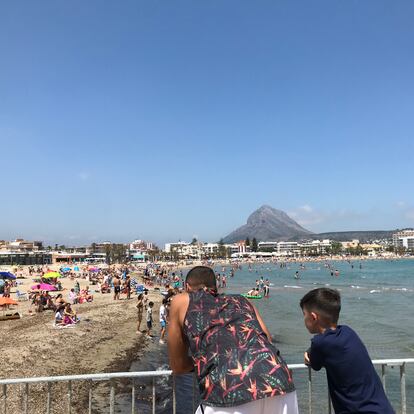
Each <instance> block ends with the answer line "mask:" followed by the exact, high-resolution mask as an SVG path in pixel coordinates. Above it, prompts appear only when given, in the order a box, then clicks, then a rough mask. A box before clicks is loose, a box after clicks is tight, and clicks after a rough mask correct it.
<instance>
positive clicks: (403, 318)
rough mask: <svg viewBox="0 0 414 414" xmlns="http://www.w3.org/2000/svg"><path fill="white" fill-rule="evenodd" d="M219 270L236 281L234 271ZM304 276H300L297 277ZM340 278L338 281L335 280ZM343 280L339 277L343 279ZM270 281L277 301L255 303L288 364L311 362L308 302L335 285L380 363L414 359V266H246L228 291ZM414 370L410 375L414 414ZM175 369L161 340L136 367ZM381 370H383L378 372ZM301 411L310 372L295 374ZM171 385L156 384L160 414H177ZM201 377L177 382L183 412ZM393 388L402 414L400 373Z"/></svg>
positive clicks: (390, 373) (143, 394)
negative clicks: (306, 357) (307, 358)
mask: <svg viewBox="0 0 414 414" xmlns="http://www.w3.org/2000/svg"><path fill="white" fill-rule="evenodd" d="M215 270H216V271H217V272H219V273H226V275H228V276H229V274H230V270H231V266H229V265H227V266H219V267H216V268H215ZM296 272H298V276H299V278H296V277H295V276H296ZM332 273H333V275H332ZM336 275H337V276H336ZM261 277H263V278H264V279H269V281H270V283H271V289H270V296H269V298H263V299H258V300H254V304H255V306H256V307H257V309H258V311H259V313H260V314H261V315H262V317H263V320H264V322H265V323H266V325H267V326H268V328H269V330H270V332H271V334H272V336H273V337H274V339H275V344H276V346H277V347H278V348H279V350H280V352H281V354H282V356H283V357H284V358H285V360H286V361H287V363H288V364H297V363H302V362H303V353H304V352H305V351H306V349H307V348H308V347H309V345H310V339H311V337H312V335H311V334H309V333H308V332H307V330H306V328H305V326H304V323H303V315H302V311H301V309H300V307H299V302H300V299H301V298H302V297H303V295H304V294H305V293H306V292H308V291H309V290H311V289H314V288H317V287H323V286H326V287H331V288H335V289H338V290H339V291H340V292H341V296H342V310H341V315H340V321H339V323H340V324H343V325H349V326H351V327H352V328H353V329H354V330H355V331H356V332H357V333H358V335H359V336H360V337H361V339H362V341H363V342H364V343H365V345H366V347H367V349H368V352H369V354H370V356H371V358H372V359H396V358H414V260H413V259H401V260H361V261H360V260H353V261H349V262H348V261H336V262H335V261H329V262H325V261H320V262H288V263H286V264H285V266H281V265H280V263H259V264H252V265H247V264H243V265H242V267H241V269H238V270H236V271H235V274H234V276H233V277H228V283H227V288H226V289H224V291H225V292H226V293H245V292H247V291H248V290H249V289H251V288H253V287H255V285H256V283H255V281H256V279H260V278H261ZM413 365H414V364H412V365H409V366H408V367H407V369H406V385H407V393H406V394H407V403H408V408H407V410H408V411H407V412H408V413H414V366H413ZM160 369H168V363H167V353H166V347H165V345H159V344H158V341H157V339H155V340H154V341H153V343H152V344H150V346H149V348H148V351H147V352H146V354H145V357H144V358H142V359H141V360H139V361H132V363H131V371H141V370H160ZM380 371H381V368H379V369H378V372H380ZM293 376H294V381H295V385H296V388H297V394H298V401H299V407H300V412H301V413H302V412H303V413H307V412H309V411H308V407H309V394H308V371H307V370H300V371H294V373H293ZM170 382H171V380H168V379H165V378H161V379H158V380H157V381H156V391H157V406H156V412H157V413H161V414H167V413H171V412H172V406H171V402H172V401H171V391H170V388H169V387H170V386H171V384H170ZM193 383H194V381H193V378H192V377H191V376H184V377H182V378H180V379H177V404H178V405H177V413H179V414H187V413H188V414H190V413H192V412H193V406H194V405H196V404H197V401H193V398H192V389H193V388H192V387H193ZM312 389H313V394H312V395H313V398H312V402H311V404H312V409H313V413H317V414H324V413H328V412H329V411H328V389H327V384H326V376H325V372H324V370H322V371H320V372H318V373H312ZM386 390H387V394H388V396H389V398H390V400H391V402H392V404H393V406H394V408H395V409H396V411H397V412H399V411H400V409H401V390H400V369H399V368H398V367H394V368H392V367H386ZM151 393H152V388H151V382H148V381H142V382H140V383H139V384H138V388H137V393H136V395H137V401H136V404H137V408H138V411H137V412H142V413H149V412H152V411H151V409H152V406H151V404H150V403H149V401H150V397H151ZM130 407H131V399H130V396H129V395H120V396H119V398H118V405H117V412H119V413H124V412H131V408H130Z"/></svg>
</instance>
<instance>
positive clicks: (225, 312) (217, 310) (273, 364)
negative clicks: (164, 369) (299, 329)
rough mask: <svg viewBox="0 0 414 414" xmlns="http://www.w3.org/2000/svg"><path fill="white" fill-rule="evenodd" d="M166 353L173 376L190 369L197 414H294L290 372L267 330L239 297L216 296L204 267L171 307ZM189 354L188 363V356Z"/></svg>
mask: <svg viewBox="0 0 414 414" xmlns="http://www.w3.org/2000/svg"><path fill="white" fill-rule="evenodd" d="M168 335H169V338H168V351H169V359H170V366H171V368H172V370H173V373H174V374H184V373H187V372H191V371H193V370H194V369H195V372H196V375H197V380H198V383H199V389H200V393H201V404H200V406H199V407H198V409H197V412H196V414H202V413H204V414H214V413H220V414H226V413H233V412H234V411H235V410H234V408H232V407H236V406H237V412H238V413H242V414H250V413H251V414H270V413H272V414H297V413H298V405H297V399H296V391H295V387H294V384H293V380H292V377H291V374H290V371H289V369H288V367H287V365H286V363H285V361H284V360H283V359H282V358H281V356H280V354H279V351H278V350H277V349H276V348H275V347H274V346H273V344H272V341H271V337H270V334H269V331H268V329H267V327H266V326H265V324H264V322H263V320H262V319H261V317H260V315H259V313H258V312H257V310H256V309H255V308H254V307H253V305H252V304H251V303H250V302H249V301H248V300H247V299H246V298H244V297H243V296H241V295H232V296H230V295H218V294H217V288H216V277H215V274H214V271H213V270H212V269H210V268H209V267H205V266H197V267H195V268H193V269H192V270H190V272H189V273H188V275H187V278H186V292H185V293H182V294H180V295H177V296H176V297H175V298H174V299H173V301H172V304H171V307H170V319H169V327H168ZM189 350H190V351H191V358H190V357H189V356H188V355H189Z"/></svg>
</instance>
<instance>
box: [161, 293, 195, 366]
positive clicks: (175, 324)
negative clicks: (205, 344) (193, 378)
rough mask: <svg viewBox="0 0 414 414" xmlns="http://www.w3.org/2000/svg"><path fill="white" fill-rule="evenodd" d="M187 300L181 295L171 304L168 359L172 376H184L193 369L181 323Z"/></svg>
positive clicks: (186, 297)
mask: <svg viewBox="0 0 414 414" xmlns="http://www.w3.org/2000/svg"><path fill="white" fill-rule="evenodd" d="M188 302H189V298H188V295H187V294H185V293H183V294H180V295H177V296H176V297H175V298H174V299H173V300H172V302H171V306H170V316H169V324H168V342H167V343H168V357H169V360H170V367H171V369H172V371H173V373H174V374H185V373H187V372H191V371H192V370H193V369H194V365H193V362H192V360H191V358H190V357H189V356H188V343H187V341H186V340H185V339H184V333H183V323H184V317H185V314H186V312H187V308H188Z"/></svg>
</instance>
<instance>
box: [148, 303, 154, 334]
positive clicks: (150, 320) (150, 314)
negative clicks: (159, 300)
mask: <svg viewBox="0 0 414 414" xmlns="http://www.w3.org/2000/svg"><path fill="white" fill-rule="evenodd" d="M153 306H154V302H149V303H148V308H147V318H146V319H147V336H149V337H150V338H151V329H152V307H153Z"/></svg>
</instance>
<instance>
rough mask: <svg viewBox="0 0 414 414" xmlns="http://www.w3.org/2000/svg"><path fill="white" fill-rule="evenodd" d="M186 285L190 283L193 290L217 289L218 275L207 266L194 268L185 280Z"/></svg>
mask: <svg viewBox="0 0 414 414" xmlns="http://www.w3.org/2000/svg"><path fill="white" fill-rule="evenodd" d="M185 283H188V284H189V285H190V286H191V287H192V288H193V289H195V290H197V289H202V288H204V287H206V288H209V289H217V285H216V275H215V274H214V271H213V269H211V268H210V267H207V266H196V267H193V268H192V269H191V270H190V271H189V272H188V273H187V277H186V279H185Z"/></svg>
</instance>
